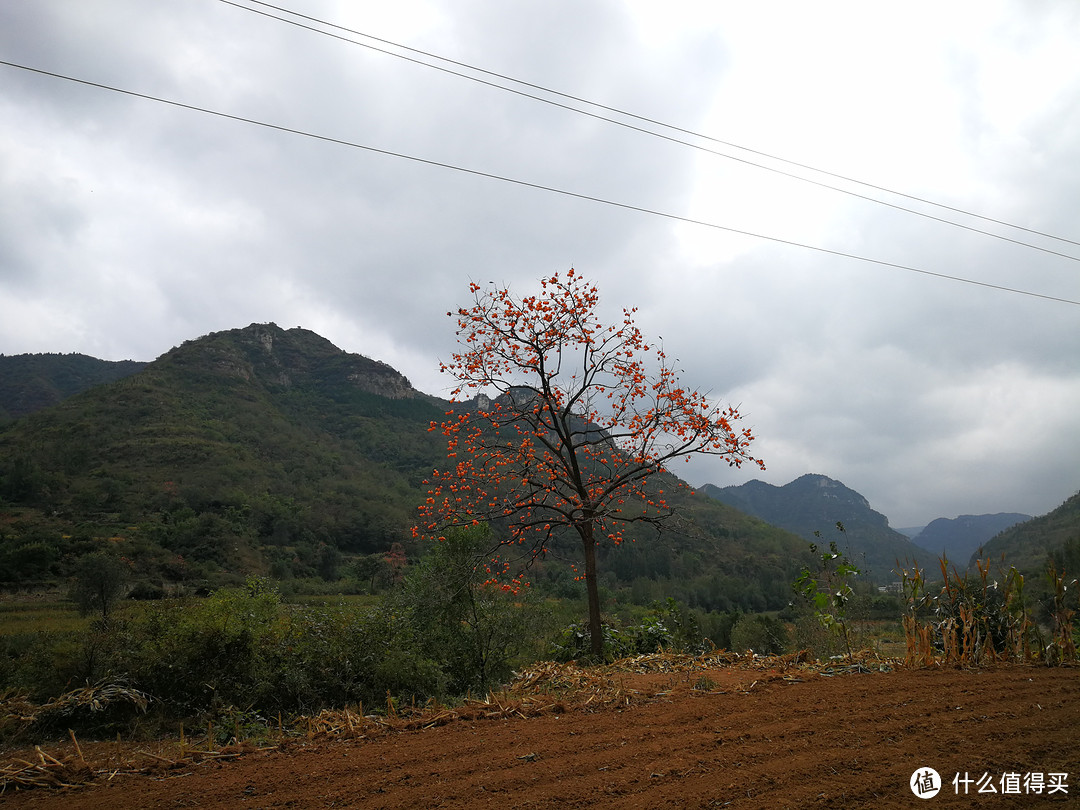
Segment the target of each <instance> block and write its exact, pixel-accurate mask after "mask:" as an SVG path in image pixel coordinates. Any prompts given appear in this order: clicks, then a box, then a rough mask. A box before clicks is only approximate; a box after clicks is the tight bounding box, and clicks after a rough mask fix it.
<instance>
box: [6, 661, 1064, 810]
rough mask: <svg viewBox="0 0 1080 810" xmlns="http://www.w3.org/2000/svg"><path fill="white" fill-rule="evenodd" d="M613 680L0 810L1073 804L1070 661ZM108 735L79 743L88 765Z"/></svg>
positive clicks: (119, 779) (22, 793)
mask: <svg viewBox="0 0 1080 810" xmlns="http://www.w3.org/2000/svg"><path fill="white" fill-rule="evenodd" d="M703 678H707V679H708V680H703ZM622 683H623V685H624V686H625V687H626V688H627V689H633V690H637V692H636V698H635V699H634V700H632V701H631V702H630V704H629V705H626V703H625V702H623V703H621V704H619V703H609V704H608V705H605V706H602V707H599V708H596V707H591V706H585V707H578V708H566V707H564V706H557V708H556V709H555V710H549V711H547V712H545V713H543V714H541V715H540V716H536V717H528V718H524V717H512V718H499V719H460V720H456V721H454V722H450V723H447V724H446V725H442V726H438V727H434V728H429V729H425V730H413V731H400V732H386V731H378V730H372V732H371V736H363V737H355V736H354V737H353V738H350V739H320V738H318V737H316V738H315V739H313V740H298V741H296V742H292V743H287V744H285V745H284V746H282V747H279V748H275V749H273V750H266V751H252V752H250V753H247V754H244V755H243V756H239V757H237V758H235V759H232V760H228V761H225V760H215V761H209V762H203V763H201V764H192V763H190V762H187V763H183V765H182V766H181V767H179V768H173V769H171V770H164V769H163V772H162V773H160V774H157V775H154V774H139V775H130V774H125V773H119V774H117V775H116V776H115V777H114V778H112V779H108V778H106V777H105V776H99V777H98V778H97V779H96V780H95V781H93V782H92V783H90V784H88V785H85V786H82V787H77V788H67V789H62V790H57V789H46V788H35V789H30V790H18V791H15V790H13V789H12V788H11V787H10V786H9V788H8V790H7V792H5V793H4V794H3V795H0V807H4V808H7V807H11V808H64V810H118V808H140V809H141V808H183V807H198V808H252V809H253V810H254V808H296V809H298V810H300V809H305V808H341V807H360V808H436V807H438V808H500V810H501V809H502V808H516V807H520V808H560V809H561V808H574V807H613V808H649V810H656V809H657V808H669V807H670V808H712V807H731V808H787V807H790V808H802V807H813V808H816V807H822V808H826V807H827V808H841V807H843V808H857V807H875V808H878V807H884V808H891V807H933V806H949V807H965V808H966V807H993V808H1016V807H1060V806H1069V805H1076V806H1080V732H1078V729H1080V670H1077V669H1075V668H1057V669H1046V668H1037V667H1023V666H1010V667H1000V668H993V669H983V670H977V671H969V670H957V669H927V670H904V669H900V670H897V671H894V672H873V673H869V674H844V675H836V676H833V677H826V676H823V675H821V674H817V673H797V676H796V675H792V674H790V673H789V674H787V675H786V676H785V675H784V674H782V673H781V672H778V671H772V672H768V671H756V672H755V671H748V670H746V669H740V668H722V669H711V670H707V671H702V670H696V671H693V672H681V673H665V674H656V673H653V674H647V675H635V674H628V675H626V676H625V681H623V682H622ZM564 708H565V711H563V709H564ZM108 745H109V744H97V745H95V746H91V745H88V744H84V745H83V751H84V754H85V756H86V759H87V761H88V762H89V763H90V764H91V766H94V765H95V757H105V756H107V755H108V753H109V752H108ZM111 745H115V744H111ZM134 747H135V748H138V747H139V746H138V745H135V746H134ZM43 748H44V749H45V750H46V752H49V753H54V754H56V753H57V750H58V749H57V750H54V749H52V748H50V747H49V746H43ZM144 748H145V747H144ZM129 753H130V752H129ZM22 756H24V757H25V756H27V755H26V754H25V753H24V754H23V755H22ZM0 760H2V761H10V757H9V756H0ZM928 767H929V768H934V769H935V770H937V771H938V773H940V774H941V777H942V781H943V782H944V783H945V784H944V787H943V788H942V790H941V792H940V793H939V794H938V795H937V796H936V797H935V798H933V799H930V800H928V801H926V802H923V801H921V800H920V798H918V797H916V796H915V795H914V794H913V792H912V790H911V788H910V787H909V780H910V778H911V776H912V773H913V772H915V771H916V770H917V769H924V768H928ZM96 769H98V770H100V768H96ZM965 772H966V773H967V774H969V775H970V778H971V779H973V780H978V779H979V778H980V777H982V776H983V774H984V773H987V774H990V776H991V777H992V778H993V780H994V781H993V785H994V787H995V788H996V789H997V790H998V793H996V794H992V795H986V794H983V795H979V794H978V793H977V790H978V784H976V783H974V782H973V783H972V784H971V785H970V786H969V788H968V790H969V791H970V792H969V793H968V795H966V796H965V795H963V793H962V792H961V794H960V795H956V794H955V792H954V787H953V785H952V779H953V776H954V774H957V773H960V774H961V775H962V774H964V773H965ZM1032 772H1038V773H1043V774H1045V775H1046V780H1047V782H1049V780H1050V777H1049V774H1050V773H1065V774H1068V776H1067V778H1066V779H1065V780H1064V781H1065V782H1066V784H1067V785H1068V792H1067V793H1063V792H1061V791H1058V792H1056V793H1055V794H1054V795H1053V796H1048V795H1047V790H1045V789H1044V791H1043V793H1042V794H1041V795H1037V794H1034V793H1026V794H1025V793H1023V792H1021V793H1020V794H1019V795H1002V783H1001V777H1002V776H1003V775H1004V774H1006V773H1018V774H1020V775H1021V778H1022V777H1023V775H1024V774H1028V773H1032ZM962 790H963V785H961V791H962ZM1020 790H1021V791H1023V787H1022V786H1021V787H1020Z"/></svg>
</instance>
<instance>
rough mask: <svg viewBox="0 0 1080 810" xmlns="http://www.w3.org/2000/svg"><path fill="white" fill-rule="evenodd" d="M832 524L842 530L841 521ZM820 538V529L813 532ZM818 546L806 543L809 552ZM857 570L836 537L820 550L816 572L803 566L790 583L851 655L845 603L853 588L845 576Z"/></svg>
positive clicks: (852, 574)
mask: <svg viewBox="0 0 1080 810" xmlns="http://www.w3.org/2000/svg"><path fill="white" fill-rule="evenodd" d="M836 528H837V529H838V530H839V531H840V532H841V533H843V531H844V524H843V523H841V522H840V521H837V522H836ZM814 536H815V537H818V538H820V537H821V532H814ZM817 550H818V547H817V545H816V544H814V543H811V544H810V553H811V554H816V553H817ZM860 573H861V572H860V571H859V569H858V568H857V567H856V566H855V565H854V564H853V563H852V562H851V561H850V560H848V558H847V557H846V556H845V555H843V554H841V553H840V552H839V551H838V550H837V548H836V541H835V540H831V541H829V550H828V551H826V552H824V553H822V554H821V568H820V570H818V571H817V572H816V573H815V572H811V571H810V569H809V568H808V567H807V566H803V569H802V571H801V572H800V573H799V576H798V577H796V578H795V582H794V583H792V587H793V588H794V589H795V592H796V593H797V594H799V595H800V596H801V597H803V598H804V599H805V600H806V601H807V602H809V603H810V605H811V607H812V608H813V610H814V615H815V616H816V617H817V620H818V621H819V622H821V624H822V626H823V627H825V628H826V629H828V630H829V631H831V632H837V633H839V634H840V636H841V638H843V640H844V649H845V650H846V651H847V656H848V659H849V660H850V659H851V641H850V637H849V634H848V625H847V604H848V601H849V600H850V599H851V596H852V594H854V591H853V590H852V588H851V585H850V582H849V580H850V579H851V577H854V576H858V575H859V574H860Z"/></svg>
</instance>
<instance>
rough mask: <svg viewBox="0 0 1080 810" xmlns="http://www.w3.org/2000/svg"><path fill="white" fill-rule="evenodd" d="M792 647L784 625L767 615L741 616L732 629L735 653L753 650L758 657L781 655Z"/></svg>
mask: <svg viewBox="0 0 1080 810" xmlns="http://www.w3.org/2000/svg"><path fill="white" fill-rule="evenodd" d="M790 645H791V640H790V638H789V636H788V631H787V628H786V627H785V626H784V623H783V622H782V621H780V620H779V619H774V618H772V617H770V616H766V615H765V614H746V615H745V616H741V617H740V618H739V620H738V621H737V622H735V625H734V626H733V627H732V628H731V649H732V650H733V651H735V652H740V653H741V652H745V651H747V650H753V651H754V652H755V653H757V654H758V655H779V654H780V653H784V652H787V650H788V647H789V646H790Z"/></svg>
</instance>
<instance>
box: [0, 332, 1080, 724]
mask: <svg viewBox="0 0 1080 810" xmlns="http://www.w3.org/2000/svg"><path fill="white" fill-rule="evenodd" d="M450 407H451V406H450V404H449V403H446V402H442V401H439V400H436V399H433V398H430V397H426V396H424V395H422V394H419V393H417V392H415V391H412V389H410V388H409V387H408V383H407V381H405V380H404V378H402V377H400V375H397V374H396V372H393V370H392V369H388V368H387V367H386V366H383V365H381V364H378V363H375V362H374V361H371V360H368V359H367V358H362V357H359V356H357V355H350V354H346V353H345V352H341V351H340V350H338V349H336V348H335V347H333V346H332V345H331V344H329V343H328V342H326V341H325V340H323V339H322V338H319V337H318V336H317V335H313V334H312V333H310V332H305V331H304V330H288V331H285V330H281V329H278V328H277V327H274V326H273V325H269V326H253V327H249V328H247V329H243V330H235V331H233V332H225V333H219V334H216V335H211V336H208V337H207V338H204V339H201V340H199V341H193V342H191V343H188V344H185V345H184V346H181V347H179V348H177V349H175V350H173V351H172V352H170V353H169V354H167V355H165V356H164V357H163V358H161V359H160V360H158V361H156V362H155V363H152V364H150V365H148V366H147V367H146V368H145V369H142V370H141V371H139V372H138V373H135V374H132V375H130V376H128V377H125V378H123V379H121V380H118V381H114V382H112V383H109V384H107V385H105V386H101V387H97V388H93V389H91V390H87V391H85V392H84V393H81V394H78V395H75V396H72V397H70V398H68V399H66V400H64V401H63V402H62V403H61V404H60V405H58V406H55V407H52V408H48V409H45V410H41V411H38V412H36V413H32V414H30V415H26V416H23V417H20V418H18V419H16V420H14V421H11V422H8V423H6V424H2V425H0V597H2V600H0V695H2V694H5V693H7V694H11V693H12V690H15V691H18V692H21V693H25V694H27V695H28V696H29V697H31V698H32V699H34V700H37V701H47V700H50V699H52V698H55V697H57V696H58V695H61V694H64V693H66V692H69V691H70V690H73V689H76V688H81V687H85V686H87V685H88V684H90V685H93V684H105V687H103V688H107V689H111V690H112V691H113V693H115V694H117V695H124V694H130V695H135V696H136V698H137V695H138V694H142V693H145V694H146V695H149V696H150V698H151V702H150V703H149V704H147V711H148V714H147V715H140V714H138V711H139V708H138V707H139V705H140V704H139V700H140V699H133V700H132V701H128V702H124V701H120V702H119V703H118V708H117V709H116V710H115V711H114V712H110V713H106V714H102V715H87V716H85V717H82V718H81V719H80V718H77V717H69V716H68V715H64V716H63V717H64V719H63V723H65V724H69V725H70V726H71V727H76V726H78V727H79V728H82V729H85V730H86V731H87V733H101V734H107V733H110V732H111V733H112V734H115V730H116V729H117V728H123V729H126V730H130V728H131V727H132V724H136V723H142V724H144V727H148V726H147V724H149V727H150V729H151V730H152V727H153V724H154V722H156V721H161V722H169V723H172V722H174V721H175V720H185V721H187V720H191V721H195V720H198V722H200V723H201V722H204V721H206V720H210V721H212V722H214V723H215V724H217V726H221V725H222V724H223V723H224V724H225V725H226V726H229V725H234V724H236V723H240V724H246V723H249V722H250V723H257V722H258V721H257V719H256V718H262V721H263V722H269V718H270V717H271V716H276V713H277V712H279V711H280V712H283V713H285V714H288V713H291V712H311V711H315V710H317V709H319V708H320V707H329V706H342V705H352V706H355V705H356V704H358V703H363V704H364V705H365V706H367V707H369V708H371V709H377V708H381V707H384V706H385V705H386V700H387V693H388V692H389V693H390V696H391V697H392V698H393V699H394V700H396V701H398V702H400V701H411V700H417V701H423V700H427V699H438V700H452V699H454V698H455V697H456V696H458V695H462V694H467V693H469V692H472V693H474V694H475V693H479V692H483V691H485V690H486V689H488V688H491V687H493V686H497V685H498V684H500V683H502V682H504V681H505V679H506V678H507V677H508V674H509V672H510V670H511V669H512V668H514V667H517V666H520V665H522V664H523V663H527V662H528V661H530V660H535V659H537V658H551V657H560V658H575V657H577V656H579V655H580V654H581V651H582V650H583V649H584V647H583V646H582V645H583V643H587V642H583V639H585V638H586V636H585V635H583V634H582V630H581V628H582V626H583V624H584V618H585V616H584V613H585V609H584V604H585V602H584V598H585V593H584V586H583V583H582V582H581V580H580V579H579V578H578V574H577V572H576V571H575V570H574V569H573V568H572V567H571V566H570V565H569V564H568V563H567V562H566V560H567V559H572V558H573V556H574V554H575V553H576V551H577V548H578V545H579V541H578V540H577V539H576V538H575V537H574V536H554V537H553V538H552V542H551V543H550V546H549V553H548V554H546V555H545V556H544V557H543V558H541V559H538V560H536V561H535V562H534V564H533V565H532V566H531V568H529V569H528V571H527V572H526V573H527V577H528V579H529V580H530V582H531V587H530V588H528V589H527V590H522V591H521V592H520V593H519V594H518V595H513V594H507V593H505V592H503V591H496V590H492V589H490V588H489V587H485V586H484V585H483V584H482V582H483V579H481V580H480V581H479V582H478V581H477V580H476V578H475V576H474V575H475V572H476V571H477V570H483V569H482V568H480V569H477V567H476V562H477V561H478V560H479V559H480V557H481V555H482V553H483V551H484V549H483V546H484V545H485V543H490V545H492V546H493V545H495V543H494V540H495V539H497V537H496V535H497V533H498V532H499V531H500V527H499V526H498V524H497V523H496V524H493V525H492V526H491V527H490V531H491V532H492V536H489V537H487V538H485V537H484V536H483V535H482V533H473V532H471V531H466V532H464V533H463V534H462V535H461V536H457V535H450V534H448V535H447V541H446V542H445V543H443V544H437V545H432V546H426V545H423V544H420V543H418V542H417V541H416V540H414V539H413V537H412V532H411V527H412V525H413V524H414V523H415V522H416V507H417V505H418V504H419V503H420V502H421V501H422V500H423V497H424V494H425V493H426V487H425V485H424V483H423V482H424V480H425V476H427V475H428V474H429V473H430V470H431V469H432V468H433V467H435V466H437V465H438V464H440V463H442V459H443V456H444V454H445V445H444V443H443V441H442V439H441V437H440V438H437V437H435V436H434V435H433V434H431V433H429V432H428V426H429V425H430V423H431V422H432V421H436V422H437V421H439V420H441V419H443V418H444V415H445V412H446V410H447V409H449V408H450ZM654 485H655V487H656V488H657V490H660V489H663V490H664V492H665V495H664V498H665V499H666V500H667V504H668V506H669V507H670V508H671V509H672V511H674V512H675V513H676V514H677V516H678V519H677V522H674V523H671V524H667V525H665V526H664V527H663V529H662V530H661V531H657V530H656V529H654V528H652V527H649V526H645V525H641V526H635V527H633V528H632V530H630V531H627V533H626V535H625V538H624V541H623V543H622V544H621V545H620V546H619V547H618V548H615V547H613V546H611V545H610V544H605V545H600V546H599V547H598V548H597V555H598V568H599V571H600V572H601V573H600V575H599V578H598V579H599V581H598V590H599V597H600V600H601V607H602V611H603V616H604V622H605V623H606V625H607V626H606V629H605V638H606V642H607V646H606V647H605V651H604V656H605V657H607V658H611V657H614V656H618V655H625V654H631V653H638V652H653V651H655V650H656V649H657V648H663V649H672V650H686V651H693V650H698V649H708V648H709V647H710V645H715V646H717V647H721V648H728V649H739V650H740V651H742V650H744V649H753V650H754V651H755V652H759V653H762V652H778V651H785V652H789V651H798V650H801V649H804V648H811V649H812V651H813V652H814V654H816V655H819V656H822V657H827V656H831V655H835V654H837V653H840V652H843V646H842V644H841V641H840V640H838V637H837V636H836V635H835V634H832V633H830V632H828V631H826V630H825V629H824V628H822V627H821V625H820V623H819V622H818V620H817V619H815V618H814V616H813V615H812V611H809V610H802V609H798V608H796V607H794V606H789V600H790V598H791V584H790V583H791V582H792V581H793V579H795V578H796V577H797V576H798V574H799V571H800V570H801V569H803V568H804V567H806V566H809V565H810V564H811V563H812V558H811V556H810V555H809V554H807V552H806V548H805V544H804V542H803V541H802V540H800V539H799V538H798V537H796V536H794V535H792V534H790V533H788V532H787V531H784V530H782V529H779V528H776V527H774V526H771V525H769V524H767V523H765V522H763V521H762V520H759V519H757V518H754V517H751V516H748V515H747V514H744V513H742V512H739V511H737V510H736V509H735V508H732V507H730V506H728V505H725V504H723V503H720V502H718V501H715V500H712V499H710V498H707V497H703V496H702V495H698V494H694V493H692V492H691V491H689V490H687V489H685V488H683V487H681V486H679V483H678V481H677V480H676V479H675V478H674V476H670V475H668V474H666V473H665V474H662V475H660V476H658V477H657V478H656V480H655V484H654ZM1077 503H1078V502H1077V500H1076V499H1075V498H1074V499H1070V501H1069V502H1067V503H1066V504H1065V505H1063V507H1062V509H1061V510H1055V512H1054V513H1051V515H1049V516H1047V518H1049V519H1050V520H1049V521H1048V522H1047V523H1045V524H1040V523H1037V521H1031V522H1029V523H1030V524H1032V525H1035V526H1040V525H1042V526H1044V528H1046V529H1047V531H1051V530H1052V531H1053V532H1055V533H1054V534H1053V537H1054V538H1055V539H1054V541H1053V543H1049V541H1042V540H1040V541H1037V542H1035V543H1034V544H1033V545H1032V548H1033V549H1034V551H1033V552H1032V554H1031V555H1030V556H1031V559H1032V560H1037V564H1036V562H1032V563H1031V564H1030V565H1031V567H1029V568H1024V567H1022V566H1018V569H1019V570H1018V571H1017V573H1016V574H1015V575H1010V573H1009V571H1007V570H1005V571H1002V570H996V571H989V569H987V571H988V573H983V569H982V568H980V569H979V571H980V573H979V575H978V576H968V575H967V574H965V573H962V572H955V571H951V572H950V573H949V574H948V576H947V577H945V578H943V579H942V580H941V581H940V582H937V583H934V582H929V581H927V578H926V577H925V576H924V575H923V573H922V572H921V571H918V570H917V569H913V568H912V566H910V565H909V566H908V571H907V575H906V576H905V577H904V584H905V585H906V586H907V588H908V591H907V593H906V594H905V597H904V602H903V605H901V604H900V602H899V601H898V600H899V597H898V596H893V595H890V594H884V593H880V592H879V591H878V590H877V589H876V588H875V587H872V586H871V584H870V583H869V582H865V581H863V579H864V578H862V577H860V578H859V579H858V580H854V581H852V583H851V588H852V593H851V594H850V596H849V599H848V601H847V602H846V605H845V609H846V611H847V617H846V618H847V622H846V623H847V630H848V633H849V634H850V646H851V648H852V649H853V650H860V649H863V648H865V647H868V646H870V643H871V642H872V641H873V640H874V639H875V638H881V637H882V636H891V637H893V638H895V639H897V641H898V642H899V643H898V645H897V646H899V647H900V648H901V654H903V646H904V643H905V642H907V643H912V640H913V639H915V640H916V641H917V642H918V644H920V645H921V646H919V647H918V648H917V649H918V654H919V656H922V655H924V654H926V655H929V657H930V659H931V660H938V661H940V660H942V658H943V657H947V656H948V655H957V654H959V655H961V656H963V654H964V650H965V649H969V650H970V652H969V653H968V656H969V659H970V658H971V657H972V656H975V651H976V650H978V656H977V657H978V660H987V656H989V655H991V653H990V652H989V650H991V649H992V650H993V651H994V652H993V655H997V656H999V657H1001V656H1005V655H1006V653H1007V651H1009V650H1013V651H1015V650H1017V649H1019V650H1021V653H1020V654H1021V655H1028V654H1030V655H1031V656H1032V657H1033V658H1037V659H1038V660H1042V661H1045V662H1053V661H1059V660H1064V659H1067V658H1069V657H1070V656H1071V655H1072V654H1073V653H1074V650H1075V642H1076V638H1075V636H1076V632H1077V631H1076V622H1075V621H1074V620H1073V617H1074V613H1075V611H1076V610H1077V609H1078V606H1077V604H1076V601H1075V600H1076V594H1077V590H1078V589H1077V588H1076V587H1074V577H1075V573H1076V572H1078V571H1080V535H1077V534H1076V530H1075V526H1076V523H1075V518H1074V517H1071V516H1072V515H1073V513H1074V511H1075V508H1076V506H1077ZM1069 520H1072V521H1073V522H1072V523H1071V524H1070V523H1069ZM818 525H821V524H820V523H819V524H818ZM1025 526H1028V524H1025ZM1069 526H1071V527H1072V528H1071V529H1069ZM1062 527H1063V528H1062ZM1016 528H1018V529H1019V528H1021V527H1016ZM1059 528H1060V534H1059V533H1057V532H1058V531H1059ZM1029 529H1030V526H1029ZM1070 532H1071V533H1070ZM1039 555H1041V557H1040V556H1039ZM1048 556H1049V557H1051V558H1052V559H1053V561H1054V564H1055V569H1054V571H1055V574H1054V575H1053V577H1051V578H1047V577H1046V576H1045V575H1044V573H1043V572H1044V571H1045V565H1044V564H1045V561H1046V559H1047V557H1048ZM114 564H115V565H114ZM110 566H111V569H110ZM1021 572H1022V574H1023V576H1022V577H1021V576H1020V574H1021ZM1061 572H1068V573H1069V576H1065V575H1064V574H1063V573H1061ZM113 574H117V575H118V576H117V577H116V579H115V580H114V579H113V578H112V575H113ZM121 574H122V576H119V575H121ZM898 576H899V575H898ZM995 581H996V582H997V587H996V588H995V587H994V585H995ZM116 582H118V583H119V584H118V585H116V584H110V583H116ZM946 582H948V583H949V584H948V587H946ZM95 583H96V584H95ZM91 586H92V587H91ZM65 596H68V597H73V598H74V599H75V600H77V601H78V602H80V603H81V606H82V607H83V608H84V609H85V610H86V611H87V614H86V615H84V616H83V615H80V614H79V612H78V609H77V607H78V606H77V605H76V603H75V602H73V601H70V599H67V600H66V599H65ZM905 610H906V611H907V612H906V614H905V624H906V626H907V628H908V634H907V636H905V635H904V628H903V627H901V625H900V624H899V621H898V617H899V616H900V614H901V613H902V612H904V611H905ZM950 621H952V622H953V623H952V624H949V622H950ZM973 622H974V624H973ZM972 627H973V628H975V629H974V630H969V629H966V628H972ZM953 632H955V633H956V636H955V639H956V645H955V647H954V646H953V642H952V639H953V635H951V634H952V633H953ZM965 633H967V634H968V635H967V636H965ZM965 637H967V638H969V639H974V641H972V642H971V645H970V646H969V647H968V648H965V647H964V643H965V642H964V639H965ZM987 639H989V642H988V641H987ZM1025 639H1026V642H1025ZM924 642H925V643H924ZM1024 643H1026V644H1027V648H1026V649H1027V652H1023V651H1024V650H1025V648H1024V646H1023V645H1024ZM1070 643H1072V644H1073V648H1072V649H1070V647H1069V644H1070ZM1002 645H1004V646H1002ZM1010 645H1011V646H1010ZM1018 645H1019V646H1018ZM954 649H955V650H958V651H959V653H949V652H947V650H954ZM1008 654H1009V655H1016V653H1015V652H1008ZM920 660H922V659H921V658H920ZM125 707H126V708H125ZM125 712H126V713H125ZM57 722H59V721H57ZM80 723H81V724H82V725H79V724H80ZM69 725H63V726H61V725H57V726H56V729H54V730H59V731H61V732H65V733H66V728H67V727H69ZM0 726H2V727H3V728H9V727H8V726H4V725H3V723H0ZM172 727H173V728H175V726H172ZM39 731H41V732H45V731H46V729H45V728H41V729H39ZM126 733H127V731H125V734H126Z"/></svg>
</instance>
